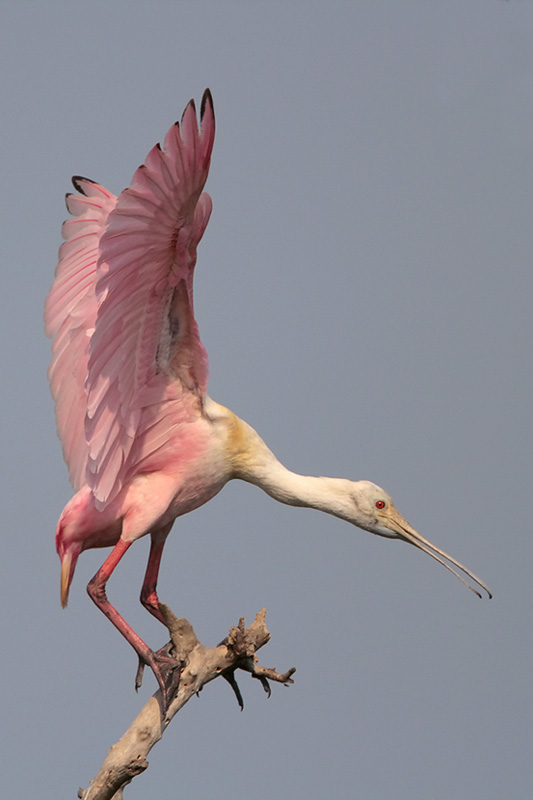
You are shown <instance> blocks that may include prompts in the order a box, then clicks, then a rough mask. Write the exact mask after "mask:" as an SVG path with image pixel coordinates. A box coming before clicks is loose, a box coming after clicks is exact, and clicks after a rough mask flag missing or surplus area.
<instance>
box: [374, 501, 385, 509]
mask: <svg viewBox="0 0 533 800" xmlns="http://www.w3.org/2000/svg"><path fill="white" fill-rule="evenodd" d="M376 508H385V500H376Z"/></svg>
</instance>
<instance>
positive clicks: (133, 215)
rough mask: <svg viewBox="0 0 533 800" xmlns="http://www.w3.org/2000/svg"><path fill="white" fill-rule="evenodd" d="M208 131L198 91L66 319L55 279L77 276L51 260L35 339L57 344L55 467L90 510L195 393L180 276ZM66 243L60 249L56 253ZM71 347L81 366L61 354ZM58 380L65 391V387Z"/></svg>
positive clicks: (192, 345)
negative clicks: (60, 452)
mask: <svg viewBox="0 0 533 800" xmlns="http://www.w3.org/2000/svg"><path fill="white" fill-rule="evenodd" d="M214 130H215V125H214V114H213V105H212V100H211V95H210V93H209V91H207V92H206V93H205V94H204V97H203V99H202V107H201V124H200V129H198V126H197V121H196V111H195V107H194V103H193V102H192V101H191V103H189V105H188V106H187V108H186V110H185V112H184V115H183V118H182V121H181V125H180V124H178V123H176V124H175V125H174V126H173V127H172V128H171V129H170V130H169V132H168V133H167V136H166V138H165V142H164V147H163V149H161V148H160V147H159V145H157V146H156V147H154V148H153V149H152V150H151V152H150V153H149V154H148V157H147V159H146V161H145V163H144V164H143V165H142V166H141V167H139V169H138V170H137V171H136V173H135V175H134V176H133V180H132V185H131V186H130V188H128V189H126V190H125V191H123V192H122V193H121V194H120V195H119V197H118V198H117V200H116V204H115V205H114V207H113V208H111V209H110V210H109V211H108V212H107V219H106V220H104V225H105V230H103V228H102V227H101V228H99V234H100V237H99V241H98V261H97V265H96V271H94V270H93V272H92V273H91V277H92V283H91V287H90V288H87V289H86V297H85V296H83V297H78V296H76V298H75V299H74V300H73V309H71V310H70V311H69V310H67V309H66V308H65V310H64V311H61V310H60V305H61V298H60V292H61V289H60V286H58V282H59V280H60V274H62V273H61V266H62V263H63V261H65V264H64V269H63V272H68V273H69V276H70V279H71V281H76V278H77V270H78V266H77V263H76V264H75V263H74V261H73V260H71V259H70V260H68V259H62V262H60V265H59V267H58V275H57V277H56V281H55V283H54V286H53V287H52V290H51V293H50V296H49V301H48V305H47V323H48V324H47V330H48V331H49V332H50V334H51V335H54V336H55V339H54V348H56V341H57V339H58V337H59V336H60V335H61V332H62V331H64V336H63V338H64V339H65V344H64V345H63V346H62V347H61V348H58V349H57V350H56V349H54V359H53V361H52V364H51V367H50V378H51V383H52V391H53V393H54V396H55V397H56V410H57V415H58V428H59V432H60V435H61V438H62V440H63V448H64V453H65V458H66V459H67V462H68V464H69V469H70V473H71V478H75V479H76V478H77V483H75V485H80V476H81V474H82V473H84V475H83V477H82V479H81V483H83V482H84V480H85V481H86V482H87V483H88V484H89V486H90V487H91V488H92V490H93V493H94V495H95V498H96V500H97V503H98V505H99V507H103V506H105V505H106V504H107V503H108V502H110V501H111V500H112V499H113V498H114V497H115V496H116V495H117V493H118V492H119V491H120V489H121V487H122V486H123V485H124V483H125V482H126V481H127V480H129V479H130V478H131V477H132V476H133V475H134V474H135V473H136V471H138V470H139V468H140V465H142V468H144V469H147V468H149V467H147V465H150V463H151V462H150V457H151V456H152V455H153V454H154V453H156V452H159V451H161V450H162V449H163V450H164V449H165V447H168V445H169V443H170V442H171V441H172V439H173V436H174V433H175V430H176V427H177V426H179V425H181V424H182V423H183V422H185V421H186V419H187V414H188V413H190V409H191V408H192V407H193V406H194V405H196V406H199V404H201V402H202V398H203V396H204V394H205V389H206V384H207V356H206V353H205V350H204V348H203V346H202V344H201V341H200V337H199V334H198V328H197V326H196V322H195V320H194V314H193V298H192V275H193V269H194V266H195V263H196V247H197V245H198V242H199V241H200V238H201V236H202V234H203V232H204V230H205V227H206V225H207V222H208V219H209V215H210V212H211V199H210V197H209V196H208V195H207V194H205V193H204V194H202V189H203V187H204V184H205V181H206V179H207V174H208V170H209V163H210V157H211V150H212V147H213V140H214ZM66 224H67V225H68V224H69V223H66ZM69 233H70V231H68V230H67V235H69ZM69 244H70V239H69V241H67V243H66V244H65V245H63V247H66V246H68V245H69ZM92 258H93V253H92V251H91V253H90V254H89V251H88V250H85V251H84V254H83V256H82V260H83V263H84V264H85V263H88V261H90V260H91V259H92ZM56 296H57V297H56ZM85 301H88V305H91V306H92V307H93V309H94V308H96V314H94V311H93V310H91V311H89V308H88V306H87V308H86V307H85V306H84V303H85ZM82 306H83V307H82ZM73 311H74V312H76V313H77V314H78V317H81V318H82V319H83V323H82V325H81V326H80V328H81V327H83V326H84V327H83V329H84V334H85V338H86V339H87V341H88V347H87V343H86V342H83V344H81V338H82V337H81V335H80V334H79V333H78V334H77V335H76V337H75V338H73V334H72V332H73V330H74V327H75V325H74V323H73V320H74V319H75V318H76V315H75V314H74V313H73ZM49 315H50V316H49ZM60 317H61V318H60ZM67 317H68V319H67ZM69 337H70V338H69ZM74 347H76V358H80V360H82V359H83V360H84V363H83V365H81V364H80V365H78V364H77V362H75V358H74V357H73V356H72V354H71V353H70V352H67V351H69V348H71V349H72V348H74ZM72 366H74V368H75V369H74V372H72V371H71V368H72ZM69 373H70V374H69ZM83 373H85V374H83ZM69 381H72V382H73V383H74V384H75V385H76V388H75V389H74V388H72V387H71V388H67V384H68V382H69ZM82 391H83V398H82V399H81V405H82V407H83V417H84V421H83V428H84V440H85V449H84V453H83V455H82V453H81V448H80V447H79V446H76V447H72V446H67V443H66V442H67V441H68V439H69V434H70V431H71V429H73V428H74V427H75V428H76V440H77V442H76V445H78V439H80V438H81V437H80V436H79V415H78V414H77V412H76V414H75V416H76V423H75V424H74V423H72V422H70V421H69V413H70V411H69V409H68V408H67V407H66V406H67V403H66V402H64V401H63V397H62V395H64V396H66V395H69V397H70V399H72V400H73V399H75V398H80V397H81V393H82ZM152 461H153V459H152ZM82 462H83V463H82Z"/></svg>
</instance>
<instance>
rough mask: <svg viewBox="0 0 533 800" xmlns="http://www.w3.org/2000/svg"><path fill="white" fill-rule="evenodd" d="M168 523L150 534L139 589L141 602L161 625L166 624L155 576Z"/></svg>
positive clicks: (157, 572)
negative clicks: (144, 568) (148, 553)
mask: <svg viewBox="0 0 533 800" xmlns="http://www.w3.org/2000/svg"><path fill="white" fill-rule="evenodd" d="M171 527H172V523H170V525H168V526H165V527H164V528H162V529H161V530H160V531H157V532H155V533H151V534H150V539H151V544H150V555H149V556H148V564H147V565H146V572H145V575H144V582H143V585H142V589H141V603H142V604H143V606H144V607H145V608H146V609H147V611H149V612H150V614H152V616H154V617H155V618H156V619H158V620H159V622H161V624H162V625H166V622H165V620H164V619H163V615H162V614H161V611H160V610H159V598H158V597H157V578H158V575H159V565H160V564H161V556H162V554H163V547H164V546H165V542H166V540H167V536H168V534H169V533H170V529H171Z"/></svg>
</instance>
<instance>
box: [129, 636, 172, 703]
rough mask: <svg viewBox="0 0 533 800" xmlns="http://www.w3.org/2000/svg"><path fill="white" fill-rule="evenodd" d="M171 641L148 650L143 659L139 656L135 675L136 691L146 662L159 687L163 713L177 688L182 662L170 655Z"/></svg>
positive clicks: (139, 685) (140, 682)
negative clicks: (155, 649)
mask: <svg viewBox="0 0 533 800" xmlns="http://www.w3.org/2000/svg"><path fill="white" fill-rule="evenodd" d="M171 650H172V642H169V643H168V644H166V645H165V646H164V647H161V649H160V650H157V651H156V652H153V651H150V655H149V656H148V657H147V658H146V659H144V658H141V657H139V666H138V667H137V673H136V675H135V689H136V691H138V690H139V689H140V687H141V684H142V679H143V674H144V667H145V665H146V664H148V666H149V667H151V669H152V672H153V673H154V675H155V678H156V680H157V682H158V684H159V688H160V689H161V694H162V699H163V714H166V712H167V710H168V707H169V705H170V703H171V702H172V700H173V699H174V697H175V696H176V694H177V692H178V688H179V682H180V676H181V670H182V666H183V665H182V663H181V662H180V661H178V660H177V659H175V658H173V657H172V656H171V655H170V652H171Z"/></svg>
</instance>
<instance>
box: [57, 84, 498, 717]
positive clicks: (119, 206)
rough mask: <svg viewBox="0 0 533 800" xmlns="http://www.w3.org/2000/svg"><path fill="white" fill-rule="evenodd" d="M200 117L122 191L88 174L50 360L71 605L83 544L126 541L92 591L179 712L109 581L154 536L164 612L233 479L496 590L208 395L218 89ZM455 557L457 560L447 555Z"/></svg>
mask: <svg viewBox="0 0 533 800" xmlns="http://www.w3.org/2000/svg"><path fill="white" fill-rule="evenodd" d="M200 116H201V121H200V126H199V127H198V124H197V119H196V109H195V106H194V102H193V101H191V102H190V103H189V104H188V106H187V108H186V109H185V112H184V114H183V117H182V120H181V124H180V123H176V124H175V125H173V126H172V127H171V128H170V130H169V132H168V133H167V135H166V138H165V142H164V146H163V148H161V147H160V146H159V145H156V146H155V147H154V148H153V149H152V150H151V151H150V153H149V154H148V157H147V159H146V161H145V163H144V164H143V165H142V166H141V167H139V169H138V170H137V171H136V172H135V174H134V176H133V180H132V183H131V186H130V187H129V188H128V189H125V190H124V191H123V192H122V193H121V194H120V195H119V196H118V197H115V196H114V195H113V194H111V193H110V192H108V191H107V190H106V189H104V187H103V186H100V185H99V184H97V183H94V182H93V181H90V180H88V179H87V178H80V177H75V178H73V184H74V187H75V188H76V189H77V191H78V194H69V195H67V198H66V203H67V208H68V211H69V212H70V214H71V215H72V218H71V219H69V220H67V221H66V222H65V223H64V225H63V231H62V233H63V237H64V239H65V240H66V241H65V243H64V244H63V245H62V246H61V249H60V251H59V264H58V267H57V270H56V275H55V280H54V283H53V286H52V288H51V290H50V293H49V295H48V298H47V301H46V309H45V321H46V332H47V334H48V336H50V337H52V338H53V345H52V351H53V357H52V362H51V364H50V368H49V371H48V377H49V380H50V385H51V390H52V394H53V396H54V399H55V408H56V416H57V427H58V432H59V436H60V438H61V441H62V445H63V455H64V457H65V461H66V462H67V464H68V468H69V474H70V480H71V482H72V484H73V486H74V488H75V489H76V494H75V495H74V497H73V498H72V499H71V500H70V502H69V503H68V504H67V505H66V507H65V509H64V511H63V513H62V514H61V517H60V519H59V523H58V526H57V532H56V546H57V551H58V554H59V557H60V559H61V603H62V605H63V606H66V604H67V600H68V594H69V587H70V584H71V581H72V577H73V574H74V569H75V566H76V562H77V560H78V556H79V555H80V553H81V552H82V551H83V550H87V549H89V548H92V547H112V548H113V549H112V551H111V554H110V555H109V556H108V557H107V558H106V560H105V561H104V563H103V564H102V566H101V567H100V569H99V570H98V572H97V573H96V575H95V576H94V577H93V578H92V580H91V581H90V583H89V585H88V587H87V589H88V592H89V595H90V597H91V598H92V599H93V601H94V602H95V603H96V605H97V606H98V607H99V608H100V610H101V611H103V613H104V614H105V615H106V616H107V617H108V618H109V619H110V620H111V622H112V623H113V624H114V625H115V626H116V628H118V630H119V631H120V632H121V633H122V634H123V636H124V637H125V638H126V639H127V640H128V642H129V643H130V644H131V645H132V646H133V648H134V649H135V651H136V653H137V655H138V657H139V660H140V663H141V664H143V665H144V664H148V665H149V666H150V667H151V668H152V670H153V672H154V674H155V677H156V679H157V681H158V683H159V686H160V688H161V690H162V694H163V705H164V707H165V708H166V707H167V706H168V703H169V702H170V700H171V699H172V697H173V695H174V693H175V692H176V690H177V686H178V681H179V663H178V661H176V660H175V659H174V658H172V657H171V656H170V655H169V653H168V651H167V650H165V649H164V648H163V649H162V650H160V651H157V652H154V651H153V650H151V649H150V648H149V647H148V645H147V644H146V643H145V642H144V641H143V640H142V639H141V638H140V637H139V636H138V635H137V634H136V633H135V631H134V630H133V629H132V628H131V626H130V625H128V623H127V622H126V621H125V619H124V618H123V617H122V616H121V615H120V614H119V613H118V611H117V610H116V609H115V608H114V607H113V606H112V605H111V603H110V602H109V600H108V599H107V595H106V584H107V581H108V579H109V577H110V575H111V573H112V572H113V570H114V569H115V567H116V566H117V564H118V563H119V561H120V560H121V558H122V556H123V555H124V554H125V553H126V551H127V550H128V548H129V547H130V546H131V545H132V544H133V542H134V541H136V540H137V539H139V538H140V537H142V536H146V535H147V534H149V535H150V537H151V547H150V555H149V558H148V564H147V568H146V574H145V577H144V582H143V585H142V589H141V602H142V604H143V605H144V606H145V607H146V608H147V609H148V611H149V612H150V613H151V614H153V616H154V617H155V618H156V619H158V620H159V621H160V622H163V623H164V620H163V617H162V614H161V611H160V609H159V601H158V597H157V593H156V586H157V576H158V571H159V565H160V561H161V555H162V552H163V547H164V544H165V541H166V538H167V536H168V534H169V533H170V529H171V528H172V524H173V522H174V520H175V519H176V517H179V516H181V515H182V514H186V513H188V512H189V511H193V510H194V509H195V508H198V507H199V506H201V505H203V503H206V502H207V501H208V500H210V499H211V498H212V497H214V495H216V494H217V493H218V492H219V491H220V490H221V489H222V487H223V486H224V485H225V484H226V483H227V482H228V481H229V480H232V479H234V478H239V479H241V480H244V481H248V482H249V483H252V484H255V485H257V486H259V487H261V488H262V489H263V490H264V491H265V492H267V493H268V494H269V495H271V497H273V498H275V499H276V500H279V501H280V502H282V503H288V504H290V505H295V506H309V507H312V508H316V509H319V510H321V511H325V512H327V513H329V514H333V515H335V516H337V517H340V518H341V519H344V520H346V521H348V522H351V523H353V524H354V525H357V526H358V527H359V528H363V529H364V530H367V531H370V532H371V533H374V534H377V535H379V536H386V537H389V538H393V539H401V540H403V541H406V542H409V543H410V544H413V545H415V546H416V547H418V548H420V549H421V550H423V551H424V552H426V553H428V554H429V555H430V556H432V557H433V558H434V559H436V560H437V561H439V562H440V563H441V564H443V565H444V566H445V567H446V568H447V569H449V570H450V571H451V572H453V573H454V574H455V575H456V576H457V577H458V578H460V580H462V581H463V583H465V584H466V585H467V586H469V588H470V589H472V591H474V592H475V593H476V594H477V595H478V596H479V597H481V594H480V593H479V591H478V590H477V589H476V588H474V587H472V586H471V585H470V584H469V583H468V582H467V581H466V580H465V579H464V578H463V577H462V576H461V575H459V573H458V572H457V571H456V570H455V569H454V568H453V567H452V566H450V564H453V565H454V566H455V567H456V568H457V570H460V571H461V572H462V573H463V574H464V575H466V576H468V577H469V578H470V579H471V580H472V581H473V582H474V583H475V584H477V585H478V586H479V587H480V588H481V589H484V590H485V591H486V592H487V594H488V596H489V597H490V596H491V594H490V591H489V589H488V588H487V586H486V585H485V584H484V583H483V582H482V581H480V580H479V578H476V576H475V575H474V574H473V573H472V572H470V571H469V570H468V569H467V568H466V567H464V566H463V565H462V564H460V563H459V562H458V561H456V560H455V559H453V558H452V557H451V556H449V555H447V554H446V553H445V552H444V551H443V550H440V549H439V548H438V547H435V546H434V545H433V544H431V542H429V541H428V540H427V539H424V538H423V537H422V536H420V534H418V533H417V532H416V531H415V530H414V529H413V528H412V527H411V526H410V525H409V523H408V522H407V521H406V520H405V519H404V518H403V517H402V516H401V514H400V513H399V512H398V511H397V510H396V508H395V507H394V505H393V503H392V500H391V498H390V497H389V495H388V494H387V493H386V492H385V491H384V490H383V489H381V488H379V486H376V485H375V484H374V483H371V482H369V481H355V482H354V481H349V480H345V479H336V478H323V477H309V476H303V475H298V474H296V473H294V472H291V471H289V470H288V469H286V468H285V467H284V466H283V465H282V464H281V463H280V462H279V461H278V460H277V459H276V457H275V456H274V454H273V453H272V452H271V450H269V448H268V447H267V445H266V444H265V443H264V442H263V440H262V439H261V438H260V437H259V435H258V434H257V433H256V431H255V430H254V429H253V428H252V427H250V426H249V425H248V424H247V423H246V422H244V421H243V420H241V419H239V417H237V416H236V415H235V414H233V413H232V412H231V411H229V410H228V409H227V408H225V407H224V406H221V405H219V404H218V403H215V402H214V401H213V400H212V399H210V398H209V397H208V395H207V393H206V388H207V375H208V367H207V355H206V352H205V350H204V347H203V345H202V342H201V341H200V336H199V333H198V326H197V324H196V321H195V318H194V312H193V270H194V267H195V264H196V249H197V246H198V243H199V241H200V239H201V238H202V235H203V233H204V230H205V228H206V225H207V222H208V220H209V215H210V213H211V198H210V197H209V195H208V194H206V193H205V192H203V188H204V184H205V182H206V179H207V174H208V171H209V164H210V159H211V151H212V148H213V140H214V135H215V119H214V113H213V102H212V98H211V94H210V92H209V90H207V91H206V92H205V93H204V96H203V98H202V104H201V115H200ZM447 562H449V563H447Z"/></svg>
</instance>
